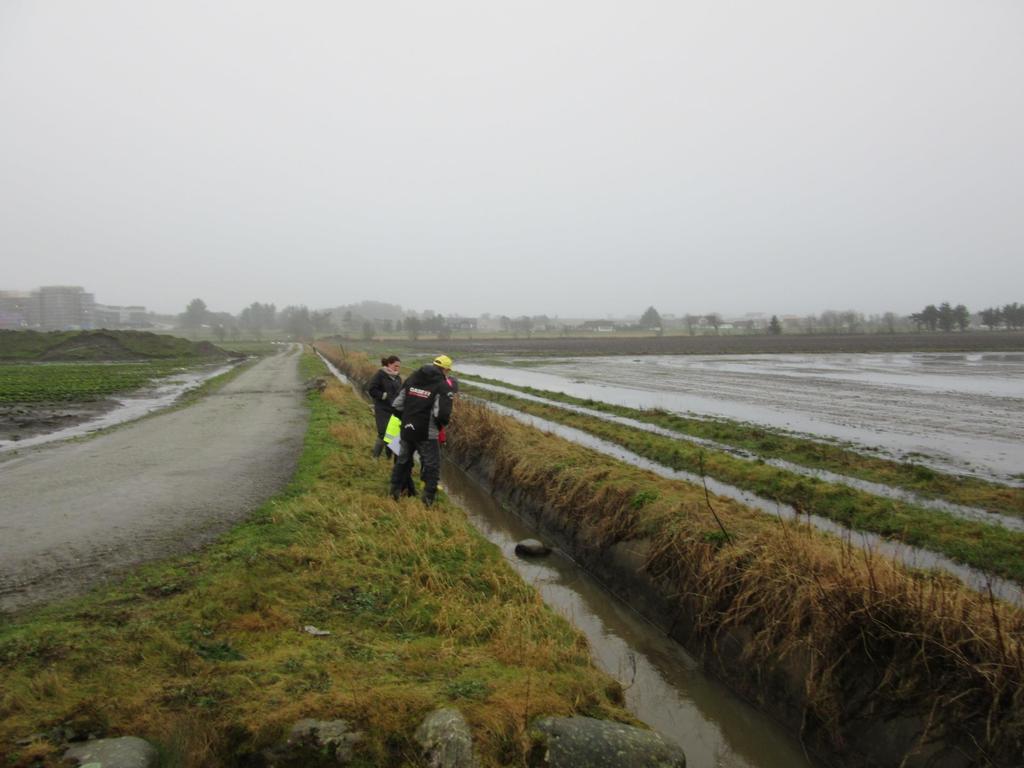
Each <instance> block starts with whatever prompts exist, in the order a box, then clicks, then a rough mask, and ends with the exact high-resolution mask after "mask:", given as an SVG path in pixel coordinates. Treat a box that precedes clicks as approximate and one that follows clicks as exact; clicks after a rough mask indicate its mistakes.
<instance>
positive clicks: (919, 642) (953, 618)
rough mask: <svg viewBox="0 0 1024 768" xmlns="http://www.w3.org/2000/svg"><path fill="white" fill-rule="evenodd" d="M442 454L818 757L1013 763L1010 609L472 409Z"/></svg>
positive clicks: (1019, 722) (354, 372)
mask: <svg viewBox="0 0 1024 768" xmlns="http://www.w3.org/2000/svg"><path fill="white" fill-rule="evenodd" d="M325 351H326V350H325ZM329 356H331V355H329ZM333 357H334V358H335V360H336V361H337V362H339V363H341V365H342V367H343V368H344V369H345V370H346V372H347V373H348V375H350V376H351V377H352V378H353V379H355V380H356V381H360V380H362V379H363V378H365V377H366V375H368V374H370V373H372V372H373V370H374V366H372V364H370V363H369V361H368V360H365V359H360V357H361V356H358V355H352V354H350V355H348V356H347V358H346V359H344V360H342V359H341V358H339V357H338V356H337V355H334V356H333ZM446 455H447V457H448V458H450V459H452V460H453V461H455V463H457V464H458V465H459V466H461V467H462V468H464V469H465V470H466V471H467V472H468V473H469V474H470V475H471V476H473V477H474V478H475V479H476V480H477V481H478V482H480V483H481V484H483V485H484V486H486V487H487V488H489V489H490V490H491V492H492V493H493V494H494V495H495V496H496V497H497V498H499V499H500V500H501V501H502V502H503V503H505V504H506V505H507V506H509V507H511V508H513V509H515V510H517V511H518V512H519V513H520V514H521V515H523V516H524V517H525V518H526V519H528V520H530V521H532V523H533V524H534V526H535V527H536V528H537V529H539V530H540V531H541V532H542V533H543V535H545V536H547V537H548V538H549V539H551V540H552V541H553V542H554V543H556V544H557V545H558V546H559V547H560V548H561V549H563V550H564V551H565V552H567V553H568V554H570V555H571V556H572V557H573V558H574V559H575V560H576V561H577V562H579V563H580V564H581V565H582V566H583V567H584V568H586V569H587V570H588V571H590V572H591V573H592V574H594V575H595V576H596V577H597V578H598V579H599V580H600V581H602V582H603V583H604V584H605V585H606V587H607V588H608V589H609V590H610V591H611V592H612V593H614V594H616V595H617V596H619V597H620V598H622V599H623V600H624V601H626V602H627V603H628V604H630V605H632V606H634V607H635V608H636V609H637V610H638V611H640V612H641V613H642V614H643V615H645V616H646V617H647V618H649V619H650V620H651V621H652V622H654V623H655V624H656V625H657V626H659V627H660V628H661V629H662V630H663V631H664V632H665V633H666V634H667V635H668V636H670V637H671V638H673V639H674V640H676V641H677V642H679V643H680V644H681V645H682V646H683V647H684V648H686V649H687V650H688V651H689V652H690V653H691V654H693V655H694V656H695V657H697V658H698V659H700V661H701V663H702V664H703V666H704V668H705V669H706V670H708V671H709V672H711V673H712V674H714V675H715V676H717V677H718V678H720V679H721V680H723V681H724V682H726V683H727V684H728V685H729V687H731V688H732V689H733V690H734V691H736V692H737V693H739V694H740V695H741V696H743V697H744V698H746V699H748V700H749V701H751V702H753V703H755V704H757V705H758V706H759V707H760V708H762V709H763V710H765V711H767V712H768V713H770V714H771V715H772V716H773V717H775V718H776V719H777V720H779V721H780V722H782V723H783V724H784V725H785V726H786V727H787V728H789V729H790V730H791V731H792V732H794V733H796V734H799V736H800V738H801V741H802V742H803V743H804V744H805V745H806V747H807V749H808V750H809V751H810V752H812V753H813V754H814V755H815V756H816V758H817V761H818V762H819V763H821V764H823V765H829V766H854V765H856V766H864V765H869V766H884V765H901V766H908V768H913V767H914V766H922V767H923V766H946V767H948V768H960V766H964V767H966V766H974V765H990V766H1011V765H1019V762H1020V755H1021V754H1022V752H1024V693H1022V691H1024V687H1022V685H1021V682H1022V679H1024V662H1022V656H1024V654H1022V647H1021V645H1022V643H1021V637H1022V630H1024V619H1022V613H1021V611H1020V610H1019V609H1016V608H1014V607H1012V606H1008V605H1005V604H1002V603H1000V602H999V601H997V600H996V599H995V598H994V597H993V596H992V595H988V596H979V595H977V594H975V593H973V592H970V591H968V590H966V589H964V588H963V587H962V585H959V584H957V583H954V582H952V581H951V580H947V579H943V578H941V577H937V576H935V575H933V574H923V573H918V572H911V571H907V570H905V569H903V568H900V567H898V566H896V565H895V564H894V563H893V562H892V561H890V560H888V559H887V558H884V557H880V556H877V555H872V554H871V553H866V554H865V553H863V552H861V551H859V550H858V549H857V548H855V547H852V546H850V545H849V544H844V543H843V542H842V541H840V540H838V539H836V538H834V537H827V536H823V535H820V534H817V533H815V532H813V531H811V530H808V529H807V528H806V527H803V526H799V525H794V524H787V523H783V522H782V521H781V520H772V519H767V520H766V519H765V518H764V516H763V515H761V514H760V513H758V512H754V511H752V510H748V509H745V508H744V507H743V506H742V505H739V504H737V503H735V502H732V501H730V500H727V499H721V498H718V497H705V495H704V493H703V491H702V490H701V489H699V488H697V487H694V486H692V485H688V484H685V483H678V482H672V481H666V480H663V479H661V478H658V477H656V476H654V475H652V474H651V473H648V472H644V471H642V470H639V469H637V468H634V467H629V466H627V465H622V464H620V463H618V462H614V461H612V460H611V459H608V458H606V457H603V456H600V455H597V454H594V453H592V452H589V451H586V450H585V449H582V448H579V447H577V446H573V445H570V444H568V443H564V442H563V441H560V440H558V439H557V438H554V437H552V436H550V435H545V434H543V433H541V432H539V431H537V430H534V429H530V428H527V427H524V426H522V425H519V424H516V423H515V422H514V421H513V420H511V419H508V418H505V417H500V416H498V415H496V414H494V413H493V412H490V411H488V410H487V409H486V408H485V407H483V406H480V405H476V404H473V403H466V402H462V403H460V404H459V405H458V411H457V414H456V418H455V420H454V422H453V428H452V429H451V435H450V438H449V442H448V444H447V447H446Z"/></svg>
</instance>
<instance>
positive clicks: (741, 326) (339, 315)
mask: <svg viewBox="0 0 1024 768" xmlns="http://www.w3.org/2000/svg"><path fill="white" fill-rule="evenodd" d="M484 320H486V321H488V323H489V324H490V325H489V327H490V328H491V329H493V330H498V329H500V331H502V332H504V333H511V334H513V335H514V336H516V337H517V338H518V337H520V336H525V337H526V338H529V337H530V336H532V335H533V333H534V332H544V333H548V334H550V333H552V332H554V333H561V334H562V335H563V336H567V335H569V334H570V333H574V332H584V333H586V332H591V331H598V332H600V331H610V330H616V331H633V332H636V331H640V332H644V333H655V334H657V335H659V336H660V335H662V334H663V333H664V332H665V331H666V330H668V331H672V330H675V331H676V332H678V331H680V330H682V329H685V331H686V333H688V334H689V335H691V336H693V335H697V334H707V333H714V334H718V333H720V332H721V331H722V330H724V331H725V332H726V333H739V334H751V333H767V334H771V335H780V334H783V333H786V334H794V333H805V334H858V333H897V332H908V331H913V330H917V331H926V332H934V331H942V332H952V331H956V330H960V331H965V330H967V328H969V327H970V325H971V320H972V317H971V313H970V311H969V310H968V309H967V307H966V306H964V305H963V304H957V305H956V306H953V305H952V304H950V303H949V302H943V303H942V304H939V305H938V306H936V305H934V304H929V305H928V306H926V307H925V308H924V309H922V310H921V311H920V312H915V313H913V314H911V315H909V316H907V315H897V314H896V313H894V312H886V313H884V314H876V315H868V316H865V315H864V314H862V313H860V312H856V311H854V310H852V309H848V310H825V311H824V312H822V313H821V314H819V315H805V316H802V317H798V316H792V315H790V316H783V317H779V316H778V315H772V316H771V318H770V319H764V318H763V317H750V316H748V317H746V318H743V319H733V320H728V321H726V320H724V319H723V317H722V315H721V314H719V313H717V312H711V313H708V314H703V315H697V314H685V315H681V316H678V315H676V316H674V315H667V316H663V315H662V314H661V313H660V312H658V310H657V309H655V308H654V307H653V306H649V307H647V309H646V310H644V312H643V313H642V314H641V315H640V318H639V320H638V321H637V322H613V321H611V320H590V321H586V322H584V323H583V324H582V325H579V326H576V325H570V324H566V323H564V322H561V321H559V320H558V319H557V318H555V319H552V318H549V317H548V316H547V315H534V316H532V317H531V316H527V315H520V316H519V317H515V318H513V317H509V316H507V315H500V316H498V317H494V316H491V315H487V314H485V315H482V316H481V318H480V322H481V323H483V321H484ZM975 321H976V322H978V321H980V324H981V325H984V326H985V327H987V328H990V329H999V328H1005V329H1007V330H1017V329H1022V328H1024V306H1022V305H1021V304H1019V303H1013V304H1006V305H1004V306H1002V307H989V308H987V309H983V310H981V311H980V312H979V313H978V315H977V318H976V319H975ZM178 325H179V326H180V327H181V328H182V329H184V330H186V331H192V332H198V331H199V330H200V329H202V328H206V329H209V330H210V331H212V333H213V335H214V336H215V337H216V338H218V339H219V340H221V341H223V340H224V339H225V338H227V337H229V336H230V337H231V338H232V339H237V338H239V336H240V335H241V334H242V333H243V332H244V333H245V334H246V335H247V336H249V337H254V338H262V336H263V334H264V333H265V332H276V333H284V334H287V335H289V336H291V337H293V338H296V339H308V338H312V337H314V336H317V335H327V334H331V333H342V334H344V335H346V336H349V337H350V338H352V337H356V336H360V335H361V336H362V337H363V338H364V339H366V340H372V339H373V338H375V337H376V335H377V334H379V333H386V334H391V333H402V334H404V335H406V336H408V337H409V338H410V339H411V340H416V339H418V338H419V337H420V336H421V335H429V336H432V337H434V338H438V339H448V338H451V336H452V334H453V332H454V331H459V332H468V333H470V334H472V333H474V332H475V331H476V330H477V319H476V318H460V317H457V316H453V317H449V318H445V316H444V315H441V314H439V313H437V312H435V311H433V310H424V311H423V312H420V313H415V312H407V311H404V310H403V309H402V308H401V307H400V306H398V305H393V304H384V303H382V302H367V301H364V302H361V303H360V304H353V305H349V306H346V307H337V308H335V309H333V310H324V311H311V310H310V309H309V308H308V307H306V306H305V305H297V306H296V305H292V306H287V307H285V308H284V309H281V310H278V309H277V307H276V305H274V304H269V303H268V304H264V303H261V302H258V301H257V302H253V303H252V304H250V305H249V306H247V307H245V309H243V310H242V311H241V312H240V313H239V314H238V315H237V316H235V315H232V314H231V313H229V312H214V311H212V310H210V309H209V308H208V307H207V305H206V302H204V301H203V300H202V299H198V298H197V299H193V300H192V301H190V302H189V303H188V306H186V308H185V311H184V312H182V313H181V314H180V315H178Z"/></svg>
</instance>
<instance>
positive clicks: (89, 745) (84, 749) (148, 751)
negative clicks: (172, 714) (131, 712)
mask: <svg viewBox="0 0 1024 768" xmlns="http://www.w3.org/2000/svg"><path fill="white" fill-rule="evenodd" d="M157 757H158V756H157V751H156V747H154V746H153V745H152V744H150V743H149V742H148V741H146V740H144V739H140V738H138V737H136V736H122V737H120V738H117V739H95V740H93V741H86V742H84V743H82V744H76V745H75V746H73V747H71V748H70V749H69V750H68V751H67V752H65V753H64V759H65V760H75V761H77V763H76V764H77V765H101V766H103V768H150V766H154V765H156V763H157Z"/></svg>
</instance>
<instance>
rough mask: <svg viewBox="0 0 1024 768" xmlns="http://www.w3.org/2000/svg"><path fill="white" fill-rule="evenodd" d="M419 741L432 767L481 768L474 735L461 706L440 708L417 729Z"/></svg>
mask: <svg viewBox="0 0 1024 768" xmlns="http://www.w3.org/2000/svg"><path fill="white" fill-rule="evenodd" d="M416 741H417V742H419V745H420V746H421V747H422V748H423V759H424V760H425V761H426V764H427V765H428V766H429V767H430V768H477V766H479V763H478V762H477V760H476V757H475V756H474V755H473V735H472V733H470V730H469V724H468V723H466V719H465V718H464V717H463V716H462V713H461V712H459V711H458V710H457V709H437V710H434V711H433V712H431V713H430V714H429V715H427V717H426V719H425V720H424V721H423V722H422V723H421V724H420V727H419V728H417V729H416Z"/></svg>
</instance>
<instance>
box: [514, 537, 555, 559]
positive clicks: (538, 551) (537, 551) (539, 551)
mask: <svg viewBox="0 0 1024 768" xmlns="http://www.w3.org/2000/svg"><path fill="white" fill-rule="evenodd" d="M550 552H551V547H549V546H548V545H547V544H544V543H543V542H540V541H537V540H536V539H523V540H522V541H520V542H519V543H518V544H516V554H517V555H526V556H527V557H543V556H544V555H547V554H549V553H550Z"/></svg>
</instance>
